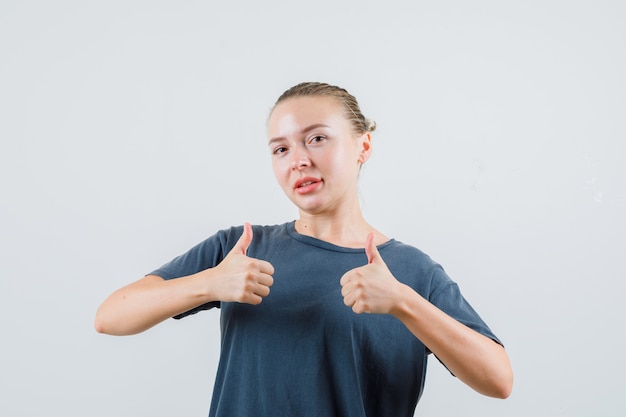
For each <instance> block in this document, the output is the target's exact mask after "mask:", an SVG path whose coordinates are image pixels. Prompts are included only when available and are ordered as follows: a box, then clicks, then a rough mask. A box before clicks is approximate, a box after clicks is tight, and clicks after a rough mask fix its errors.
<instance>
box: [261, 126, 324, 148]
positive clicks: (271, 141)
mask: <svg viewBox="0 0 626 417" xmlns="http://www.w3.org/2000/svg"><path fill="white" fill-rule="evenodd" d="M320 127H329V126H328V125H325V124H324V123H314V124H312V125H310V126H307V127H305V128H304V129H302V130H301V131H300V134H302V135H304V134H306V133H309V132H310V131H311V130H315V129H318V128H320ZM285 139H286V138H284V137H283V136H277V137H275V138H272V139H270V140H269V141H268V142H267V144H268V145H271V144H272V143H275V142H280V141H282V140H285Z"/></svg>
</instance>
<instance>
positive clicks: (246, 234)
mask: <svg viewBox="0 0 626 417" xmlns="http://www.w3.org/2000/svg"><path fill="white" fill-rule="evenodd" d="M250 242H252V226H250V223H244V225H243V233H242V234H241V237H240V238H239V240H238V241H237V243H235V246H233V249H232V250H231V252H235V253H240V254H242V255H245V254H246V252H247V251H248V247H249V246H250Z"/></svg>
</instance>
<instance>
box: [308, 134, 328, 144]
mask: <svg viewBox="0 0 626 417" xmlns="http://www.w3.org/2000/svg"><path fill="white" fill-rule="evenodd" d="M324 139H326V137H324V136H321V135H318V136H313V137H312V138H311V140H310V142H311V143H319V142H321V141H323V140H324Z"/></svg>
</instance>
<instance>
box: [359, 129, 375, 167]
mask: <svg viewBox="0 0 626 417" xmlns="http://www.w3.org/2000/svg"><path fill="white" fill-rule="evenodd" d="M357 141H358V149H359V159H358V162H359V163H360V164H361V165H362V164H364V163H365V162H366V161H367V160H368V159H370V156H371V155H372V134H371V133H370V132H365V133H363V134H362V135H361V136H359V138H358V139H357Z"/></svg>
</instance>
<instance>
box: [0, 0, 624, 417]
mask: <svg viewBox="0 0 626 417" xmlns="http://www.w3.org/2000/svg"><path fill="white" fill-rule="evenodd" d="M625 41H626V6H625V3H624V2H622V1H618V0H615V1H602V0H599V1H555V0H544V1H484V0H479V1H472V2H469V1H460V0H457V1H438V2H414V1H407V2H398V1H384V2H383V1H363V0H359V1H356V0H354V1H343V2H342V1H337V0H335V1H318V2H307V3H299V2H294V1H273V0H272V1H259V2H255V1H243V2H222V1H220V2H218V1H193V2H192V1H178V2H173V1H171V2H167V1H123V2H122V1H108V2H104V1H103V2H86V1H74V2H71V1H56V2H52V1H51V2H46V1H17V0H15V1H11V0H2V2H1V3H0V138H1V141H2V142H1V145H2V146H1V148H0V185H1V188H0V198H1V200H0V201H1V204H0V257H1V263H0V265H1V267H2V269H1V281H0V329H1V332H2V337H1V340H2V341H1V343H0V392H1V393H2V394H1V396H0V415H2V416H10V417H18V416H40V415H54V416H92V417H98V416H112V415H114V416H151V417H161V416H204V415H206V414H207V410H208V407H209V401H210V394H211V390H212V386H213V378H214V374H215V370H216V363H217V358H218V352H219V328H218V316H219V312H218V311H211V312H205V313H202V314H199V315H196V316H194V317H190V318H188V319H185V320H182V321H174V320H168V321H166V322H165V323H163V324H161V325H159V326H157V327H156V328H154V329H151V330H150V331H148V332H146V333H143V334H141V335H138V336H133V337H125V338H120V337H111V336H104V335H100V334H97V333H96V332H95V331H94V329H93V318H94V313H95V311H96V308H97V307H98V305H99V304H100V303H101V302H102V301H103V300H104V298H105V297H106V296H108V295H109V294H110V293H111V292H112V291H113V290H115V289H117V288H119V287H121V286H123V285H125V284H127V283H129V282H131V281H134V280H136V279H138V278H140V277H141V276H143V274H145V273H147V272H149V271H151V270H152V269H154V268H156V267H158V266H160V265H161V264H163V263H165V262H166V261H168V260H170V259H171V258H172V257H174V256H176V255H178V254H179V253H181V252H183V251H185V250H187V249H188V248H190V247H191V246H193V245H195V244H196V243H197V242H199V241H200V240H202V239H204V238H205V237H207V236H208V235H210V234H212V233H213V232H215V231H216V230H218V229H221V228H225V227H228V226H230V225H233V224H241V223H243V222H244V221H249V222H252V223H262V224H275V223H282V222H285V221H289V220H292V219H293V218H294V216H295V215H296V211H295V209H294V208H293V207H292V206H291V204H290V203H289V201H288V200H287V199H286V198H285V197H284V196H283V195H282V192H281V191H280V189H279V187H278V186H277V185H276V184H275V181H274V179H273V176H272V173H271V168H270V160H269V153H268V151H267V148H266V138H265V121H266V118H267V116H268V111H269V109H270V107H271V105H272V104H273V102H274V101H275V99H276V98H277V97H278V95H280V93H282V91H283V90H285V89H286V88H288V87H290V86H291V85H293V84H295V83H297V82H300V81H305V80H306V81H309V80H316V81H326V82H330V83H333V84H338V85H341V86H343V87H345V88H347V89H348V90H349V91H350V92H352V93H353V94H354V95H356V96H357V98H358V99H359V101H360V102H361V106H362V109H363V111H364V113H365V114H366V115H367V116H369V117H371V118H373V119H374V120H376V122H377V123H378V126H379V129H378V130H377V131H376V132H375V135H374V145H375V154H374V156H373V157H372V159H371V160H370V162H369V163H368V164H367V165H366V166H365V167H364V169H363V171H362V177H361V184H360V188H361V199H362V202H363V209H364V212H365V214H366V217H367V219H368V220H369V221H370V222H371V223H372V224H374V225H375V226H376V227H378V228H379V229H380V230H382V231H383V232H384V233H386V234H387V235H389V236H393V237H395V238H396V239H398V240H401V241H404V242H406V243H410V244H413V245H415V246H417V247H419V248H421V249H422V250H424V251H425V252H427V253H428V254H430V255H431V256H432V257H433V258H434V259H435V260H437V261H439V262H440V263H442V264H443V266H444V267H445V268H446V270H447V272H448V273H449V274H450V275H451V276H452V277H453V279H455V280H456V281H457V282H458V283H459V284H460V285H461V288H462V290H463V291H464V294H465V295H466V297H467V298H468V299H469V300H470V301H471V302H472V304H473V305H474V306H475V308H476V309H477V310H478V311H479V312H480V313H481V315H482V316H483V318H484V319H485V320H486V321H487V322H488V323H489V324H490V326H491V327H492V329H493V330H494V331H495V332H496V334H498V336H500V337H501V338H502V340H503V341H504V343H505V345H506V346H507V349H508V352H509V354H510V356H511V359H512V362H513V366H514V370H515V375H516V381H515V386H514V391H513V394H512V396H511V397H510V398H509V399H507V400H505V401H502V400H495V399H489V398H486V397H482V396H480V395H479V394H475V393H474V392H472V391H471V390H470V389H469V388H467V387H465V386H464V385H463V384H462V383H460V382H459V381H457V380H456V379H454V378H453V377H451V376H450V375H449V374H448V373H447V372H446V371H445V369H443V367H442V366H441V365H440V364H439V363H438V362H437V361H436V360H432V361H431V362H430V364H431V366H430V368H429V375H428V379H427V386H426V389H425V393H424V397H423V399H422V401H421V403H420V404H419V405H418V407H417V412H416V414H417V415H422V416H451V415H460V414H461V413H463V414H465V415H482V416H528V415H533V416H560V415H562V416H590V415H594V416H616V415H623V413H624V412H625V410H626V400H625V397H624V388H625V387H626V386H625V383H624V379H623V375H624V372H625V371H626V359H625V357H626V356H625V355H624V342H625V341H626V340H625V339H626V337H625V332H624V323H623V322H624V318H625V317H626V307H624V301H623V298H624V297H623V293H624V279H625V278H626V272H625V269H624V263H623V260H624V256H625V255H626V219H625V218H626V216H625V213H626V121H625V120H626V117H625V116H626V81H625V79H626V77H625V75H624V74H626V47H625ZM279 382H280V381H267V383H279Z"/></svg>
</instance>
